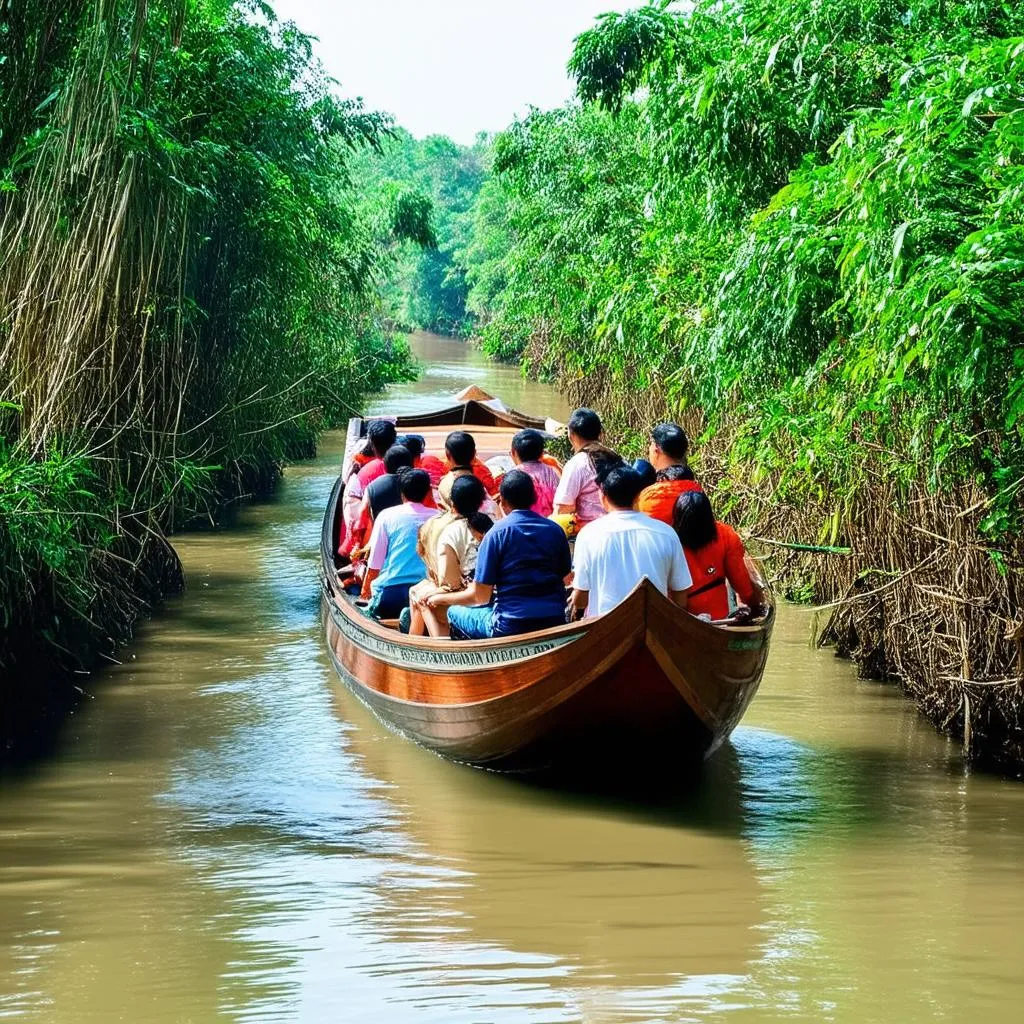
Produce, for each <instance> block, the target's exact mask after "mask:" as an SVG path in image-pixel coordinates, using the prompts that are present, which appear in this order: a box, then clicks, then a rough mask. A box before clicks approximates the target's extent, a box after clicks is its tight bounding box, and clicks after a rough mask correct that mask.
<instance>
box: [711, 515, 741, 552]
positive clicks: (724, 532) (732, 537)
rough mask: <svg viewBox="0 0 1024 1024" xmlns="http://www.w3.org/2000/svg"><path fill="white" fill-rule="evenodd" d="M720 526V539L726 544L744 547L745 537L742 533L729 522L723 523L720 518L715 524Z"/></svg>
mask: <svg viewBox="0 0 1024 1024" xmlns="http://www.w3.org/2000/svg"><path fill="white" fill-rule="evenodd" d="M715 525H716V526H717V527H718V539H719V540H720V541H721V542H722V543H723V544H725V545H729V546H732V545H736V544H738V545H739V546H740V547H743V539H742V538H741V537H740V535H739V534H738V533H737V532H736V531H735V530H734V529H733V528H732V527H731V526H730V525H729V524H728V523H723V522H722V521H721V520H720V519H719V520H717V521H716V524H715Z"/></svg>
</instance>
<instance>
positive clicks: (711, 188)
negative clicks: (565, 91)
mask: <svg viewBox="0 0 1024 1024" xmlns="http://www.w3.org/2000/svg"><path fill="white" fill-rule="evenodd" d="M1022 32H1024V9H1021V8H1020V7H1019V6H1018V5H1015V4H1010V3H1001V2H978V0H974V2H952V0H949V2H941V0H918V2H911V0H908V2H905V3H900V4H896V3H892V2H889V0H857V2H853V0H835V2H828V3H825V2H821V0H794V2H792V3H787V4H776V3H769V2H764V0H746V2H744V3H742V4H740V3H725V4H722V3H720V2H713V3H711V2H698V3H696V4H694V5H693V6H692V10H682V9H681V7H676V6H674V5H671V4H666V3H656V4H652V5H651V6H649V7H647V8H643V9H641V10H639V11H634V12H631V13H628V14H624V15H617V14H615V15H607V16H605V17H603V18H602V19H600V21H599V23H598V24H597V25H596V26H595V27H594V28H593V29H591V30H590V31H587V32H584V33H583V34H582V35H581V36H580V37H579V39H578V40H577V45H576V50H575V53H574V55H573V57H572V61H571V64H570V67H571V69H572V71H573V72H574V73H575V75H576V76H577V80H578V83H579V93H580V96H581V98H582V99H583V101H584V103H583V104H582V105H571V106H569V107H567V108H565V109H563V110H557V111H553V112H550V113H536V114H534V115H533V116H531V117H530V118H528V119H527V120H526V121H525V122H522V123H517V124H515V125H513V126H512V127H511V128H510V129H509V130H508V131H507V132H506V133H505V134H504V135H502V136H500V137H499V138H498V140H497V143H496V152H495V170H496V175H495V177H494V179H493V180H492V181H490V182H488V184H487V185H486V186H485V189H484V192H483V195H482V197H481V200H480V202H479V204H478V207H477V211H476V229H475V233H474V238H473V241H472V243H471V245H470V246H469V247H468V249H467V263H468V265H469V267H470V280H471V283H472V285H473V291H472V293H471V298H470V306H471V308H473V309H475V310H477V311H478V313H479V314H480V315H481V316H482V317H485V318H488V319H489V320H490V322H489V324H488V326H487V328H486V329H485V333H484V338H485V342H486V344H487V345H488V347H489V348H490V349H491V351H494V352H496V353H499V354H501V355H504V356H513V355H517V354H519V353H523V352H526V351H528V346H529V344H530V342H531V341H534V340H537V339H543V342H544V344H543V346H542V347H539V348H538V349H537V350H536V351H537V354H538V355H539V358H540V360H541V361H542V362H543V363H544V365H545V366H546V367H547V368H548V369H549V370H551V371H553V372H555V373H557V374H558V375H560V376H561V377H562V379H563V380H572V379H582V378H590V379H598V380H601V381H606V382H608V385H609V387H611V388H612V389H615V388H619V389H623V390H624V389H637V388H640V389H647V388H654V389H655V392H656V393H657V394H660V395H663V396H664V398H665V400H666V402H667V403H668V404H669V405H670V406H673V407H675V408H677V409H678V408H680V407H687V406H695V407H697V408H699V409H701V410H703V412H704V413H705V414H706V415H707V416H708V419H709V423H710V426H711V428H712V429H713V430H714V429H717V428H721V427H722V426H723V425H724V424H725V423H726V422H728V423H729V424H730V425H731V426H732V427H735V425H736V424H737V423H739V424H741V425H742V429H740V432H739V433H740V440H741V441H742V443H741V444H739V445H736V446H734V448H733V450H732V456H733V458H734V459H735V460H736V461H737V463H745V464H748V465H749V464H750V463H751V462H756V463H758V464H760V465H762V466H763V468H764V469H765V470H776V471H777V472H778V473H779V474H780V476H779V478H778V480H777V485H778V487H779V488H780V489H781V493H782V494H786V493H787V490H788V489H792V492H793V496H794V497H796V496H797V495H798V494H799V493H805V494H806V493H807V490H808V487H809V485H810V482H812V481H815V480H818V481H826V480H827V481H828V486H829V487H830V488H831V489H833V490H836V489H840V490H841V489H843V488H851V487H853V486H854V485H855V484H856V483H858V482H860V481H861V479H862V478H863V474H865V473H868V472H871V473H873V472H875V467H874V466H873V465H872V464H873V462H877V460H875V459H872V458H871V457H868V456H869V455H870V453H871V452H874V451H877V450H878V449H882V450H884V451H886V452H888V453H891V454H890V455H889V456H887V457H886V459H885V460H884V461H885V472H886V473H891V474H893V475H894V476H895V477H897V478H899V479H903V480H906V481H909V480H911V479H917V478H918V477H919V475H920V473H921V472H922V469H923V471H924V473H925V474H926V475H927V476H928V477H929V478H930V479H931V481H932V483H933V485H934V484H938V483H941V482H942V481H946V480H962V479H965V478H974V477H976V476H977V475H979V474H980V477H981V478H982V479H984V481H986V482H987V486H992V487H994V488H995V489H996V490H997V491H998V494H999V498H998V501H996V502H995V503H994V505H993V508H992V514H991V516H990V517H989V521H988V524H987V525H989V526H990V527H993V528H1006V527H1009V526H1010V525H1012V524H1011V519H1012V517H1013V512H1014V510H1015V509H1017V508H1019V503H1017V501H1016V498H1017V494H1018V490H1019V488H1020V486H1021V478H1022V476H1024V446H1022V443H1021V442H1022V440H1024V437H1022V430H1024V419H1022V413H1024V385H1022V380H1024V365H1022V364H1024V355H1022V349H1021V324H1022V322H1024V319H1022V318H1024V289H1022V271H1024V234H1022V226H1021V216H1022V214H1021V211H1022V209H1024V207H1022V204H1021V199H1022V191H1021V190H1022V187H1024V80H1022V77H1021V76H1022V72H1024V44H1022V42H1021V40H1020V39H1019V38H1017V37H1018V36H1019V34H1020V33H1022ZM638 90H639V91H638Z"/></svg>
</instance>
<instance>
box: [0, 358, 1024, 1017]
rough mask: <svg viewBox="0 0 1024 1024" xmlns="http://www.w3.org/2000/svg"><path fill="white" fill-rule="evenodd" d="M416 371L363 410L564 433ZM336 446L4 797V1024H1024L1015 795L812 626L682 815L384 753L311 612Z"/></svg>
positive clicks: (409, 753)
mask: <svg viewBox="0 0 1024 1024" xmlns="http://www.w3.org/2000/svg"><path fill="white" fill-rule="evenodd" d="M428 344H429V350H430V352H431V358H432V359H434V360H435V362H434V363H433V364H432V365H429V366H427V367H425V372H424V374H423V376H422V377H421V378H420V379H419V380H418V381H416V382H410V383H408V384H402V385H398V386H396V387H395V388H394V389H393V390H392V391H390V392H389V394H388V396H387V397H386V398H381V399H379V400H377V399H374V400H373V401H372V404H371V405H370V406H368V410H369V411H372V412H380V411H383V410H384V409H386V408H389V409H390V410H391V411H393V410H394V409H395V404H394V401H395V399H396V398H397V396H399V395H400V396H401V398H400V400H401V402H402V408H403V410H410V411H411V410H415V409H419V410H423V409H430V408H438V407H440V406H443V405H444V404H446V400H447V399H450V397H451V395H452V394H453V393H455V392H457V391H458V390H459V389H460V388H461V387H464V386H465V385H466V384H467V383H469V382H476V383H479V384H480V385H481V386H483V387H486V388H487V390H488V391H490V392H491V393H492V394H498V395H501V396H502V397H505V398H507V399H508V400H511V401H515V402H516V404H517V405H521V406H522V407H523V408H525V409H528V410H531V411H537V412H550V413H551V415H552V416H554V417H555V418H558V419H564V407H563V406H561V402H562V398H561V396H560V395H556V394H554V392H553V391H552V390H550V389H548V388H545V387H544V386H543V385H540V384H538V383H537V382H536V381H535V380H531V381H524V380H523V379H522V377H521V376H520V374H519V372H518V370H517V368H515V367H512V366H493V365H492V366H488V365H487V364H486V363H485V362H484V361H483V360H482V359H481V358H480V356H479V353H478V352H476V351H475V350H473V349H468V348H467V347H466V346H464V345H461V344H459V343H446V342H444V341H443V340H442V339H429V340H428ZM414 345H415V346H416V348H417V349H418V350H419V351H421V352H422V350H420V349H419V342H418V341H415V342H414ZM421 358H422V355H421ZM545 402H550V403H552V404H550V405H544V404H543V403H545ZM554 403H558V405H556V404H554ZM344 441H345V439H344V435H343V434H341V433H330V432H329V433H327V434H326V435H324V437H323V441H322V444H321V448H320V453H319V455H318V456H317V458H316V459H314V460H312V461H309V462H301V463H297V464H295V465H292V466H290V467H289V468H288V469H287V471H286V472H285V474H284V478H283V480H282V482H281V485H280V487H279V488H278V489H277V490H276V491H275V493H274V495H273V497H272V498H271V499H270V500H268V501H262V502H258V503H254V504H251V505H247V506H245V507H244V508H242V509H241V510H240V514H239V517H238V522H237V523H236V524H235V526H234V527H233V528H232V529H230V530H225V531H223V532H216V533H214V532H210V531H207V532H189V533H182V534H179V535H177V536H176V537H175V538H174V543H175V545H176V548H177V550H178V553H179V555H180V556H181V559H182V562H183V564H184V567H185V571H186V573H187V575H188V578H189V582H190V586H189V589H188V591H187V592H186V593H185V594H184V595H183V596H182V597H180V598H179V597H172V598H170V599H169V600H168V601H167V602H166V605H165V607H164V608H163V609H162V610H161V612H160V614H159V615H155V616H153V617H152V619H150V620H149V621H146V622H143V623H142V625H141V626H140V628H139V633H138V636H137V639H136V640H135V641H134V642H133V643H132V644H131V645H129V647H128V648H127V649H126V650H125V651H124V652H123V658H122V660H123V664H120V665H114V666H111V667H110V668H109V669H108V670H107V671H105V672H104V678H103V684H102V686H100V687H97V689H96V697H95V699H94V700H90V701H87V702H86V703H85V705H84V706H83V707H82V708H81V709H80V710H79V711H78V712H76V714H75V715H74V717H73V718H72V719H70V720H69V721H68V723H67V727H66V728H65V729H63V730H62V732H61V735H60V736H59V737H58V738H57V739H56V742H55V746H54V748H53V756H51V757H48V758H46V759H45V760H43V761H41V762H39V763H38V764H35V765H33V766H32V770H31V771H25V772H22V773H12V774H8V775H5V776H4V778H3V781H2V789H3V800H2V801H0V834H2V835H3V836H4V842H3V843H2V844H0V1012H5V1013H7V1014H8V1015H9V1016H11V1017H12V1018H13V1019H15V1020H19V1021H20V1020H25V1021H28V1022H33V1024H35V1022H44V1021H45V1022H46V1024H65V1022H73V1024H107V1022H109V1021H113V1020H129V1021H131V1020H135V1021H147V1022H152V1024H165V1022H166V1024H174V1022H178V1021H182V1020H197V1021H215V1020H221V1019H227V1020H233V1019H236V1018H238V1017H239V1016H244V1017H247V1018H260V1019H265V1020H273V1021H294V1020H298V1019H301V1020H320V1019H325V1020H345V1021H349V1020H357V1021H362V1020H367V1021H370V1020H373V1021H379V1022H380V1024H427V1022H431V1021H437V1020H440V1019H444V1020H445V1021H450V1022H452V1024H470V1022H478V1021H494V1022H496V1024H540V1022H545V1024H550V1022H553V1021H578V1020H580V1019H587V1020H590V1021H593V1022H594V1024H612V1022H614V1024H625V1022H628V1021H636V1022H637V1024H639V1022H645V1021H650V1020H652V1019H657V1020H666V1021H670V1020H671V1021H675V1020H681V1019H682V1020H685V1019H692V1018H694V1017H704V1018H706V1019H709V1020H714V1021H717V1022H723V1024H748V1022H749V1021H751V1020H762V1019H765V1018H771V1017H772V1015H773V1014H775V1015H776V1016H778V1015H779V1010H778V1008H779V1007H783V1008H784V1010H783V1011H782V1012H783V1014H784V1015H786V1016H787V1017H788V1018H789V1019H792V1020H818V1019H820V1018H821V1017H822V1014H823V1012H824V1013H825V1014H826V1015H827V1016H828V1017H830V1018H831V1019H833V1020H835V1021H838V1022H844V1024H845V1022H851V1021H878V1020H886V1019H892V1020H898V1021H908V1022H910V1021H926V1020H932V1019H933V1018H934V1017H935V1011H936V1007H940V1008H941V1011H942V1013H944V1014H945V1015H946V1016H947V1017H948V1018H949V1019H950V1020H961V1019H970V1017H971V1015H972V1014H973V1015H975V1016H980V1017H981V1019H983V1020H985V1021H986V1024H987V1022H993V1024H1002V1022H1004V1021H1005V1022H1011V1021H1016V1019H1017V1018H1018V1017H1019V997H1018V989H1019V975H1020V970H1019V965H1020V962H1021V956H1022V954H1024V930H1022V929H1021V928H1020V920H1021V917H1022V915H1024V890H1022V889H1021V887H1019V886H1016V885H1013V884H1008V882H1007V880H1008V879H1012V878H1014V877H1016V874H1015V872H1019V866H1020V864H1021V863H1022V862H1024V787H1020V786H1017V785H1012V784H1008V783H1007V782H1005V781H1004V780H1001V779H999V778H995V777H992V776H990V775H985V774H982V773H974V774H973V775H971V776H968V777H964V775H963V772H962V770H961V764H960V758H959V754H958V751H957V749H956V746H955V745H954V744H952V743H950V742H948V741H946V740H944V739H943V738H942V737H940V736H938V735H936V734H935V732H934V730H933V729H932V728H931V726H930V725H929V724H928V723H927V722H926V721H924V720H923V719H922V718H921V716H920V715H918V714H917V712H916V711H915V710H914V708H913V706H912V705H911V704H910V703H909V702H907V701H904V700H903V699H901V698H900V696H899V694H898V693H897V692H896V691H895V689H894V688H892V687H887V686H880V685H878V684H875V683H872V682H868V681H864V680H860V679H858V678H857V673H856V671H855V669H854V668H853V666H852V665H851V664H850V663H849V662H845V661H843V660H841V659H838V658H834V657H832V656H831V655H830V654H829V653H828V652H823V651H816V650H814V649H813V648H811V647H810V646H809V645H808V642H807V638H808V634H809V631H810V628H811V615H810V613H809V611H808V610H807V609H804V608H799V607H793V606H791V605H783V606H782V607H780V609H779V615H778V622H777V625H776V630H775V633H774V636H773V639H772V654H771V657H770V658H769V661H768V666H767V670H766V674H765V678H764V682H763V684H762V687H761V690H760V692H759V694H758V696H757V698H756V699H755V701H754V702H753V704H752V705H751V707H750V709H749V711H748V713H747V715H746V716H745V718H744V722H743V724H741V726H740V727H739V728H738V729H737V731H736V733H735V734H734V738H733V741H732V743H731V744H730V745H729V746H728V747H726V748H725V749H723V750H721V751H719V753H718V754H716V755H715V757H714V758H712V760H711V761H710V762H708V764H707V766H706V774H705V775H704V776H703V778H702V779H701V784H700V786H699V787H697V789H696V790H695V791H694V792H691V793H686V792H683V793H680V794H678V795H677V796H676V797H674V798H673V799H663V800H661V799H658V800H656V799H652V797H651V795H650V793H649V792H647V791H646V788H645V787H641V790H642V791H641V792H638V793H637V794H635V797H632V798H629V799H623V800H621V801H620V800H617V799H614V798H612V797H609V796H607V795H598V796H588V795H586V794H575V793H567V792H564V791H552V790H547V789H543V788H539V787H537V786H534V785H530V784H528V783H525V782H524V781H523V780H517V779H510V778H503V777H499V776H497V775H495V774H494V773H490V772H479V771H472V770H469V769H466V768H464V767H462V766H459V765H453V764H450V763H447V762H445V761H444V760H442V759H440V758H437V757H434V756H433V755H431V754H429V753H428V752H426V751H424V750H422V749H420V748H418V747H416V746H415V745H414V744H411V743H408V742H406V741H404V740H403V739H401V738H400V737H396V736H394V735H393V734H391V733H390V732H389V731H388V730H387V729H385V728H384V727H383V726H382V725H381V724H380V723H379V722H378V721H377V720H376V719H375V718H374V717H373V716H372V715H371V714H370V713H369V712H368V711H367V710H366V708H364V707H363V706H362V705H360V704H359V703H358V701H356V700H354V699H353V698H352V695H351V694H350V693H349V692H348V690H347V689H346V687H345V686H344V685H343V684H342V683H340V682H339V681H338V680H337V677H336V673H335V672H334V669H333V667H332V665H331V661H330V655H329V652H328V651H327V650H326V648H325V646H324V642H323V631H322V626H321V624H320V622H319V618H318V614H317V609H318V603H319V599H320V593H319V587H318V582H317V564H318V542H319V529H320V522H321V517H322V514H323V510H324V506H325V504H326V501H327V498H328V495H329V493H330V490H331V487H332V485H333V483H334V480H335V475H336V473H337V468H338V465H339V464H340V460H341V457H342V452H343V449H344ZM98 908H101V909H98ZM979 972H981V973H979ZM865 979H870V984H868V983H866V982H865ZM979 979H981V980H979ZM823 1008H824V1010H823Z"/></svg>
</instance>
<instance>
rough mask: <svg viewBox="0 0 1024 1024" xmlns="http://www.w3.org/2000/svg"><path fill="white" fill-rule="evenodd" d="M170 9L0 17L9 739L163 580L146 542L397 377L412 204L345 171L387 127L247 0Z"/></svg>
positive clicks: (3, 640) (0, 578)
mask: <svg viewBox="0 0 1024 1024" xmlns="http://www.w3.org/2000/svg"><path fill="white" fill-rule="evenodd" d="M171 6H172V8H173V11H172V10H171V9H166V10H165V9H164V8H163V7H160V6H159V5H152V4H133V3H121V2H115V3H106V2H104V3H98V2H93V0H82V2H76V3H73V4H65V5H61V4H58V5H49V6H46V5H43V6H39V7H34V8H31V9H26V10H24V11H22V10H20V9H15V8H12V7H11V6H10V5H0V92H2V93H3V96H2V98H3V100H4V101H5V102H3V103H0V170H2V176H3V179H4V185H3V188H2V189H0V193H2V203H0V564H2V566H3V573H2V575H0V624H2V630H3V631H2V634H0V673H2V677H0V702H2V708H0V710H2V713H3V726H2V727H0V733H2V734H3V735H2V736H0V741H3V742H5V743H11V742H13V739H12V737H15V738H16V737H17V734H18V733H19V732H20V731H21V730H22V728H23V722H24V716H26V715H27V716H29V717H31V714H32V712H33V710H34V709H37V708H53V709H55V711H57V712H59V710H60V708H61V707H62V706H63V705H64V704H65V703H66V700H67V699H68V698H69V696H70V695H71V694H74V693H75V692H76V690H75V685H74V683H75V680H76V679H79V678H84V677H85V676H84V674H85V673H88V672H89V671H90V670H91V669H92V668H93V667H94V666H95V665H97V664H102V663H104V662H105V661H106V662H109V660H110V659H111V658H112V657H114V651H115V650H116V649H117V647H118V645H119V644H120V643H122V642H123V641H124V639H125V638H126V637H127V636H129V635H130V634H131V631H132V629H133V627H134V625H135V623H136V622H137V621H138V619H139V617H140V616H142V615H145V614H146V613H147V611H148V610H149V609H150V608H151V607H152V606H153V605H154V603H156V602H158V601H159V600H160V599H161V598H162V597H163V596H164V595H166V594H168V593H171V592H174V591H175V590H176V589H179V588H180V586H181V582H182V580H181V570H180V566H179V564H178V561H177V557H176V556H175V554H174V552H173V550H172V549H171V547H170V546H169V544H168V543H167V540H166V537H167V535H168V534H170V533H173V532H175V531H176V530H179V529H181V528H182V527H183V526H186V525H188V524H189V523H192V522H195V521H197V520H198V521H205V522H207V523H213V522H215V521H216V520H217V519H218V518H219V517H220V516H221V514H222V512H223V510H224V509H225V508H230V507H231V506H232V505H233V504H234V503H236V502H238V501H239V500H242V499H243V498H244V497H247V496H253V495H261V494H264V493H266V492H267V491H268V490H269V489H270V488H271V487H272V486H273V485H274V483H275V482H276V480H277V478H278V477H279V475H280V468H281V466H282V465H284V464H285V463H286V462H288V461H291V460H293V459H296V458H301V457H308V456H309V455H310V454H311V453H312V452H314V451H315V446H316V440H317V438H318V437H319V436H320V434H321V433H322V431H324V430H325V429H329V428H330V427H332V426H333V425H335V424H338V423H342V422H344V421H345V420H346V419H347V418H348V416H349V415H350V414H351V412H352V410H353V409H354V408H358V406H359V405H360V402H361V401H362V399H363V397H364V396H365V395H367V394H372V393H373V392H374V391H376V390H379V389H380V388H382V387H383V386H384V385H385V384H386V383H388V382H390V381H393V380H398V379H402V378H403V376H405V375H407V373H408V353H407V350H406V348H405V346H404V344H402V343H397V342H396V339H394V338H393V337H392V336H391V335H390V334H388V333H387V332H386V331H385V330H383V329H382V327H381V324H380V313H381V310H380V286H381V282H382V281H383V279H384V278H385V277H386V276H387V274H388V272H389V270H390V268H391V267H392V266H393V264H394V260H395V258H396V257H395V254H396V252H397V251H398V250H399V249H400V247H401V244H402V242H403V241H412V242H413V243H414V244H416V243H420V244H428V243H429V241H430V237H429V236H430V232H429V226H428V225H427V224H426V220H427V218H428V216H429V209H427V208H425V207H424V206H423V204H416V203H413V204H408V203H403V198H402V197H401V196H394V195H391V194H389V195H388V196H387V197H385V198H383V199H382V197H380V196H377V195H371V194H369V193H368V191H367V190H366V189H360V188H357V187H356V186H355V184H354V183H353V180H352V176H351V173H350V170H351V163H352V161H353V160H354V159H355V154H356V153H357V152H358V151H359V150H360V149H362V148H366V147H369V148H379V147H380V146H381V145H382V143H383V141H384V140H385V139H386V138H388V137H389V134H390V127H391V120H390V118H389V117H388V116H387V115H385V114H380V113H374V112H372V111H368V110H365V109H364V108H363V107H362V105H361V103H360V102H359V101H356V100H345V99H343V98H341V97H340V96H339V95H338V94H337V92H336V90H335V88H334V86H333V84H332V83H331V82H330V80H329V79H328V78H327V76H326V75H324V74H323V69H322V68H321V67H320V66H319V65H318V64H317V62H316V60H315V59H313V58H312V51H311V40H310V39H309V38H307V37H306V36H304V35H303V34H302V33H301V32H300V31H298V29H296V28H295V26H294V25H291V24H280V23H278V22H277V21H276V19H275V17H274V14H273V11H272V9H271V8H270V7H269V6H264V7H262V8H261V10H260V12H259V17H253V16H252V11H250V10H249V9H248V8H247V7H245V5H241V6H240V5H237V4H226V5H213V6H209V7H207V6H202V7H201V8H196V9H195V10H192V11H189V12H188V13H187V16H186V9H185V6H183V5H181V4H175V5H171ZM111 68H116V69H119V70H118V72H117V73H111V71H110V69H111ZM243 68H244V69H245V70H244V72H243V71H241V70H240V69H243ZM268 111H272V112H273V116H268ZM15 710H17V711H18V716H17V720H18V722H19V723H21V724H17V725H16V724H14V722H13V719H14V717H15V716H14V711H15Z"/></svg>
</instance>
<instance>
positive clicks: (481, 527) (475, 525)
mask: <svg viewBox="0 0 1024 1024" xmlns="http://www.w3.org/2000/svg"><path fill="white" fill-rule="evenodd" d="M493 528H494V520H493V519H492V518H491V517H490V516H489V515H487V514H486V513H485V512H477V513H476V515H472V516H470V517H469V532H470V533H471V534H473V540H475V541H476V546H477V548H479V547H480V541H482V540H483V539H484V537H486V536H487V534H489V533H490V532H491V530H492V529H493ZM474 571H475V566H474ZM466 582H467V583H472V582H473V577H472V576H470V577H469V578H468V579H467V580H466Z"/></svg>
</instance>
